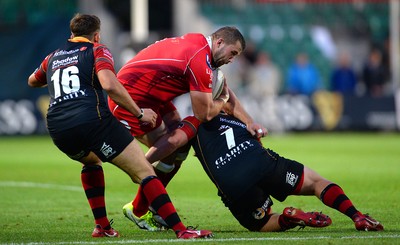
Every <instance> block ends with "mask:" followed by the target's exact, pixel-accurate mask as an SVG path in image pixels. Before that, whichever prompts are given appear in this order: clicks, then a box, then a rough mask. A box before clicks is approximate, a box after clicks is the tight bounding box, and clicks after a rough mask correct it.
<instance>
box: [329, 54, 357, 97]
mask: <svg viewBox="0 0 400 245" xmlns="http://www.w3.org/2000/svg"><path fill="white" fill-rule="evenodd" d="M330 82H331V84H330V89H331V91H333V92H339V93H341V94H345V95H354V94H355V90H356V85H357V75H356V73H355V71H354V70H353V68H352V65H351V58H350V56H349V54H348V53H346V52H343V53H341V54H340V55H339V57H338V60H337V64H336V67H335V68H334V69H333V71H332V74H331V78H330Z"/></svg>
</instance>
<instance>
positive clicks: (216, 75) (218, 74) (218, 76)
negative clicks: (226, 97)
mask: <svg viewBox="0 0 400 245" xmlns="http://www.w3.org/2000/svg"><path fill="white" fill-rule="evenodd" d="M224 83H225V76H224V73H223V72H222V71H221V69H219V68H217V69H215V70H213V77H212V97H213V99H214V100H215V99H217V98H218V97H219V96H220V95H221V93H222V89H223V88H224Z"/></svg>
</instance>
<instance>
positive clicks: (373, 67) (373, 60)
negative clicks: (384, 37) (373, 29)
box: [362, 49, 387, 97]
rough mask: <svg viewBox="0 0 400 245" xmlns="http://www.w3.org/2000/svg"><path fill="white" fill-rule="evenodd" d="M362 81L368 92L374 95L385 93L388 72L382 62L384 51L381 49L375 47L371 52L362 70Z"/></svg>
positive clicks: (378, 95)
mask: <svg viewBox="0 0 400 245" xmlns="http://www.w3.org/2000/svg"><path fill="white" fill-rule="evenodd" d="M362 82H363V83H364V85H365V88H366V90H367V93H368V94H369V95H371V96H372V97H380V96H383V95H384V87H385V85H386V82H387V73H386V69H385V67H384V66H383V64H382V53H381V51H380V50H379V49H373V50H372V51H371V52H370V53H369V56H368V60H367V62H366V63H365V65H364V67H363V70H362Z"/></svg>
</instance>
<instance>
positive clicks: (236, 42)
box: [108, 27, 266, 230]
mask: <svg viewBox="0 0 400 245" xmlns="http://www.w3.org/2000/svg"><path fill="white" fill-rule="evenodd" d="M245 47H246V43H245V40H244V38H243V36H242V34H241V33H240V31H239V30H238V29H237V28H235V27H222V28H220V29H218V30H217V31H215V32H214V33H213V34H211V35H210V36H204V35H203V34H200V33H189V34H186V35H183V36H180V37H173V38H166V39H163V40H160V41H157V42H155V43H154V44H151V45H149V46H148V47H147V48H145V49H143V50H141V51H140V52H139V53H138V54H137V55H136V56H135V57H133V58H132V59H131V60H130V61H128V62H127V63H126V64H125V65H124V66H123V67H122V68H121V70H120V71H119V72H118V74H117V77H118V79H119V81H120V82H121V83H122V85H123V86H124V87H125V88H126V90H127V91H128V92H129V94H130V96H131V97H132V99H133V100H134V101H135V102H136V103H137V104H138V106H139V107H141V108H151V109H153V110H154V111H155V112H156V113H157V114H158V117H157V122H156V126H155V128H153V127H151V126H150V125H149V124H148V123H146V122H141V121H139V120H138V118H136V117H135V116H133V115H132V114H131V113H129V112H128V111H126V110H125V109H124V108H122V107H120V106H118V105H117V104H116V103H115V102H114V101H113V99H112V98H109V101H108V102H109V107H110V110H111V112H112V113H113V114H114V116H115V117H117V118H118V119H119V120H120V121H121V122H122V123H123V124H125V126H126V127H127V128H128V129H129V130H130V132H131V134H132V135H134V136H135V137H136V138H137V139H138V140H139V141H141V142H142V143H143V144H145V145H146V146H148V147H151V146H153V145H154V144H155V143H156V142H157V141H158V140H160V138H161V137H162V136H165V135H167V134H168V133H169V132H171V131H172V130H174V129H175V128H176V127H177V126H178V124H179V123H180V121H181V118H180V115H179V113H178V111H177V110H176V108H175V106H174V105H173V103H172V101H173V99H175V98H176V97H178V96H180V95H182V94H186V93H189V94H190V99H191V105H192V110H193V114H194V116H195V117H196V118H197V119H198V120H200V121H201V122H207V121H209V120H211V119H212V118H213V117H215V116H216V115H217V114H218V113H219V112H220V111H221V109H222V107H223V106H224V104H225V103H227V101H228V100H229V102H230V103H231V104H232V105H234V106H233V110H232V115H234V116H235V117H237V118H239V119H240V120H242V121H243V122H245V123H246V125H247V128H248V130H249V132H250V133H251V134H253V135H256V136H258V137H261V136H263V135H264V134H266V129H265V128H263V127H261V126H260V125H258V124H257V123H255V122H253V119H252V118H251V117H250V115H248V114H247V113H246V112H245V110H244V108H243V107H242V105H241V103H240V102H239V100H238V99H237V97H236V96H235V94H234V93H233V91H231V90H230V89H229V87H228V86H227V85H226V84H227V83H225V87H224V90H223V92H222V93H221V95H220V96H219V97H218V98H214V99H213V98H212V74H213V70H215V69H216V68H218V67H221V66H222V65H225V64H229V63H230V62H232V61H233V59H234V58H235V57H237V56H238V55H240V54H241V53H242V52H243V50H244V49H245ZM183 130H185V132H188V133H189V132H190V129H189V128H183ZM179 151H180V152H179V154H177V157H176V158H175V159H170V160H169V161H167V160H166V159H164V160H162V159H157V160H162V161H157V162H156V163H153V165H154V166H155V168H156V173H157V176H158V177H159V178H160V179H161V180H162V182H163V184H164V185H165V186H166V185H167V184H168V182H169V181H170V180H171V178H172V177H173V176H174V175H175V173H176V172H177V171H178V169H179V168H180V165H181V163H182V161H183V160H184V159H185V158H186V155H187V153H188V151H189V148H187V147H186V148H184V149H180V150H179ZM140 193H141V192H140V191H139V193H138V195H137V196H136V198H135V200H134V201H133V203H128V204H127V205H125V206H124V208H123V211H124V214H125V215H126V216H127V217H128V218H129V219H131V220H132V221H134V222H136V223H137V224H138V225H139V227H141V228H144V229H149V230H157V229H158V228H157V227H153V226H152V225H151V224H150V225H149V224H145V223H146V222H145V221H143V220H145V219H146V217H147V215H150V216H151V213H148V212H147V211H148V209H147V206H148V205H147V204H146V203H145V202H144V201H143V200H144V199H143V198H141V194H140Z"/></svg>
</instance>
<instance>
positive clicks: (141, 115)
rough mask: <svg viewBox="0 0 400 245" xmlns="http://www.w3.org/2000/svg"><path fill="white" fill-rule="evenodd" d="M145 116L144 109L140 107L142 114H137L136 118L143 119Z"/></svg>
mask: <svg viewBox="0 0 400 245" xmlns="http://www.w3.org/2000/svg"><path fill="white" fill-rule="evenodd" d="M143 116H144V111H143V109H142V108H140V115H139V116H136V118H137V119H139V120H140V119H142V117H143Z"/></svg>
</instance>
